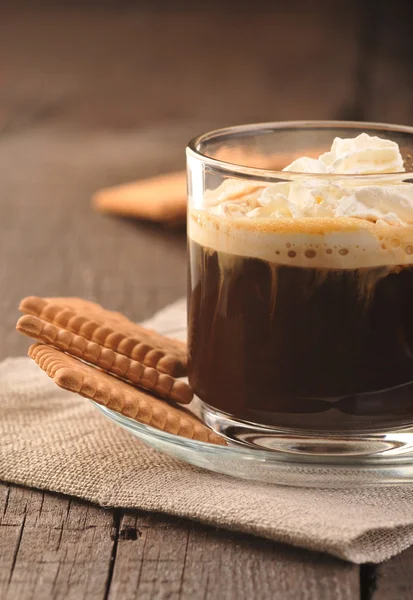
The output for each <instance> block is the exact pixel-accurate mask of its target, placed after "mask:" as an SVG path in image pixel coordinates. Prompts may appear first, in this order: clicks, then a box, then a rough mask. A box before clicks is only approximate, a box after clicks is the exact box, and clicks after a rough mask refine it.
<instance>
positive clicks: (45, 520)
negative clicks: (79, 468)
mask: <svg viewBox="0 0 413 600" xmlns="http://www.w3.org/2000/svg"><path fill="white" fill-rule="evenodd" d="M0 486H1V487H0V489H1V491H2V495H3V498H4V497H7V503H6V502H5V501H3V511H2V512H1V513H0V514H2V517H1V520H0V557H1V560H0V596H1V598H4V599H5V600H9V599H10V600H20V599H21V600H32V599H33V600H35V599H36V600H37V599H38V598H53V599H60V598H62V599H63V598H65V599H66V598H67V599H71V598H73V599H76V600H77V599H82V598H85V599H86V598H87V599H93V600H94V599H96V600H103V598H104V597H105V593H106V584H107V580H108V577H109V573H110V570H111V557H112V550H113V545H114V542H113V538H114V532H115V531H116V528H115V523H114V511H112V510H103V509H101V508H98V507H95V506H91V505H89V504H86V503H82V502H78V501H76V500H72V499H70V498H67V497H63V496H57V495H52V494H47V493H42V492H40V491H37V490H29V489H25V488H20V487H16V486H11V487H8V486H6V485H4V484H0ZM6 504H7V505H6Z"/></svg>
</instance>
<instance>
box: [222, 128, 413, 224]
mask: <svg viewBox="0 0 413 600" xmlns="http://www.w3.org/2000/svg"><path fill="white" fill-rule="evenodd" d="M284 171H286V172H296V173H308V174H309V175H315V177H309V178H306V177H303V178H301V179H300V180H295V181H289V182H280V183H275V184H270V185H268V186H264V187H261V188H256V189H254V192H253V193H252V194H251V192H250V191H249V192H248V197H246V198H245V201H243V199H242V196H238V198H237V201H236V206H234V203H233V200H232V198H230V197H228V198H226V197H225V194H222V193H219V195H218V198H219V201H218V204H217V203H215V206H216V210H214V209H212V212H216V213H217V214H222V215H227V216H231V215H234V216H235V215H236V216H237V217H240V216H245V217H246V218H249V219H261V218H267V219H268V218H271V219H274V218H295V219H301V218H305V217H354V218H359V219H367V220H369V221H373V222H377V221H380V222H381V223H387V224H388V225H404V224H413V184H410V183H395V182H391V183H389V182H384V183H381V182H380V180H379V179H377V180H376V181H375V182H373V183H374V184H373V183H372V182H371V180H370V181H369V180H367V179H366V183H363V184H360V177H358V179H357V180H356V179H355V180H353V181H352V180H351V179H349V180H347V179H346V180H343V179H341V180H332V181H329V180H328V179H325V178H317V177H316V175H317V174H323V175H324V174H328V173H331V174H334V175H337V174H345V175H348V174H354V175H355V176H360V175H366V174H383V173H399V172H403V171H404V166H403V158H402V156H401V153H400V150H399V147H398V145H397V144H396V143H395V142H393V141H391V140H384V139H380V138H378V137H372V136H369V135H367V134H366V133H362V134H361V135H359V136H357V137H356V138H351V139H341V138H336V139H335V140H334V142H333V145H332V147H331V150H330V152H326V153H325V154H322V155H321V156H320V157H319V158H317V159H314V158H308V157H306V156H304V157H301V158H298V159H297V160H295V161H294V162H292V163H291V164H290V165H288V166H287V167H285V169H284ZM228 183H229V182H226V186H227V190H228V189H229V187H230V186H228ZM237 183H238V186H239V182H237ZM218 190H219V188H218ZM237 191H238V193H239V189H238V190H237ZM229 200H232V202H231V206H227V202H228V201H229Z"/></svg>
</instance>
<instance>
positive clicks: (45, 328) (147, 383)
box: [16, 315, 193, 404]
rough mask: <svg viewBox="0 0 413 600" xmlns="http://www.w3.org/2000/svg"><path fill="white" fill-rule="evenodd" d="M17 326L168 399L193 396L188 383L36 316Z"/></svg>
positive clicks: (183, 400)
mask: <svg viewBox="0 0 413 600" xmlns="http://www.w3.org/2000/svg"><path fill="white" fill-rule="evenodd" d="M16 329H17V331H19V332H20V333H23V334H24V335H27V336H28V337H31V338H34V339H35V340H37V341H39V342H41V343H43V344H51V345H53V346H55V348H57V349H58V350H61V351H62V352H66V353H68V354H70V355H71V356H75V357H76V358H79V359H81V360H83V361H85V362H87V363H89V364H91V365H94V366H96V367H99V368H100V369H103V370H104V371H107V372H108V373H111V374H112V375H116V376H117V377H120V378H122V379H124V380H125V381H127V382H128V383H130V384H132V385H137V386H140V387H143V388H145V389H147V390H150V391H153V392H154V393H155V394H158V395H159V396H161V397H163V398H166V399H168V400H174V401H175V402H179V403H181V404H188V403H189V402H190V401H191V400H192V398H193V392H192V389H191V387H190V386H189V385H188V384H187V383H186V382H184V381H179V380H177V379H174V378H173V377H172V376H171V375H167V374H165V373H160V372H159V371H158V370H157V369H154V368H152V367H147V366H145V365H143V364H142V363H139V362H137V361H135V360H132V359H130V358H128V357H127V356H124V355H123V354H119V353H118V352H115V351H114V350H111V349H110V348H105V347H104V346H101V345H99V344H97V343H96V342H91V341H89V340H87V339H85V338H84V337H81V336H80V335H77V334H75V333H73V332H71V331H67V330H65V329H62V328H60V327H58V326H57V325H54V324H53V323H48V322H47V321H43V320H42V319H40V318H39V317H35V316H33V315H24V316H22V317H20V319H19V320H18V322H17V325H16Z"/></svg>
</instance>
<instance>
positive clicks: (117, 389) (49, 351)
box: [29, 344, 227, 446]
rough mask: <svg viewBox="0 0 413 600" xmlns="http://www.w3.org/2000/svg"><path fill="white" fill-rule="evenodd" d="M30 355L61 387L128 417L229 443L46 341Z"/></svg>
mask: <svg viewBox="0 0 413 600" xmlns="http://www.w3.org/2000/svg"><path fill="white" fill-rule="evenodd" d="M29 356H30V357H31V358H32V359H33V360H34V361H35V362H36V363H37V364H38V365H39V367H40V368H42V369H43V370H44V371H45V372H46V373H47V375H48V376H49V377H51V378H52V379H53V380H54V382H55V383H56V384H57V385H58V386H59V387H61V388H64V389H66V390H68V391H70V392H74V393H76V394H80V395H81V396H84V397H85V398H89V399H91V400H94V401H95V402H97V403H98V404H101V405H102V406H106V407H107V408H110V409H111V410H114V411H116V412H119V413H121V414H122V415H125V416H126V417H129V418H131V419H134V420H135V421H139V422H140V423H144V424H146V425H150V426H152V427H156V428H157V429H161V430H163V431H166V432H168V433H173V434H176V435H179V436H182V437H185V438H189V439H192V440H198V441H202V442H210V443H213V444H218V445H221V446H226V445H227V444H226V441H225V440H224V439H223V438H222V437H221V436H219V435H218V434H216V433H215V432H214V431H212V430H211V429H209V428H208V427H206V425H204V424H203V423H201V422H200V421H199V420H198V419H197V418H196V417H194V416H193V415H192V414H190V413H187V412H185V411H184V410H183V409H179V408H177V407H174V406H171V405H169V404H168V403H166V402H164V401H162V400H158V399H157V398H154V397H153V396H151V395H149V394H147V393H145V392H143V391H142V390H138V389H136V388H135V387H133V386H131V385H129V384H127V383H126V382H124V381H122V380H120V379H117V378H116V377H113V376H112V375H109V374H108V373H105V372H104V371H101V370H99V369H96V368H94V367H92V366H90V365H87V364H85V363H83V362H81V361H79V360H77V359H76V358H73V357H71V356H68V355H67V354H64V353H63V352H60V351H59V350H57V349H56V348H52V347H51V346H46V345H44V344H33V345H32V346H30V348H29Z"/></svg>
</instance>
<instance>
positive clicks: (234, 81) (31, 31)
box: [0, 0, 413, 354]
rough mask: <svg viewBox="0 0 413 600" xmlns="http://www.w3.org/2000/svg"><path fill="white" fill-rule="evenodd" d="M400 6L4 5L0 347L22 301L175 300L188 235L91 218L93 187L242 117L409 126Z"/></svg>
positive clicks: (114, 304)
mask: <svg viewBox="0 0 413 600" xmlns="http://www.w3.org/2000/svg"><path fill="white" fill-rule="evenodd" d="M412 4H413V2H412V1H411V0H405V1H402V0H391V1H390V0H364V1H363V0H330V1H328V0H324V1H323V0H301V1H300V0H279V1H277V0H273V1H272V2H265V1H264V0H254V1H249V2H248V1H245V2H242V1H241V0H238V2H235V1H233V2H231V1H230V0H221V1H219V0H209V1H208V2H195V1H194V0H193V1H192V2H185V1H184V0H169V1H168V0H163V1H162V0H153V1H150V0H135V1H132V0H106V1H105V0H101V1H99V0H95V1H93V0H89V1H83V2H81V1H80V0H79V1H75V0H72V1H71V2H65V1H64V0H55V1H54V2H52V1H49V2H42V1H41V0H39V1H37V2H36V1H30V0H25V1H23V0H14V1H13V2H12V3H1V6H0V130H1V136H0V209H1V215H2V216H1V218H0V256H1V259H0V285H1V290H2V294H1V298H0V308H1V310H2V314H3V315H4V317H3V322H4V327H3V330H4V331H3V347H4V350H3V352H2V353H3V354H13V353H14V354H16V353H20V352H21V349H22V348H23V346H24V344H25V342H24V340H20V338H19V337H18V336H16V335H15V334H14V322H15V314H16V309H15V307H16V305H17V303H18V300H19V299H20V298H21V297H22V296H24V295H27V294H38V295H82V296H84V297H87V298H90V299H93V300H97V301H99V302H102V303H103V304H106V305H107V306H108V307H111V308H114V309H118V310H126V311H127V312H128V313H129V314H130V316H131V317H132V318H136V319H140V318H143V317H145V316H148V315H149V314H150V313H151V312H153V311H154V310H155V309H157V308H160V307H161V306H162V305H164V304H165V303H167V302H169V301H172V300H174V299H175V298H177V297H179V296H181V295H183V294H184V293H185V279H186V275H185V252H186V250H185V237H184V235H183V234H182V233H177V232H171V231H165V230H162V229H161V228H159V227H156V226H152V225H148V224H143V223H139V222H134V221H130V220H124V219H116V218H113V217H112V218H111V217H105V216H102V215H99V214H96V213H95V212H94V211H93V210H92V208H91V206H90V197H91V195H92V194H93V193H94V192H95V191H96V190H97V189H99V188H101V187H105V186H110V185H114V184H117V183H122V182H127V181H132V180H134V179H138V178H140V177H146V176H150V175H154V174H157V173H164V172H168V171H171V170H174V169H179V168H183V167H184V160H185V159H184V148H185V145H186V142H187V141H188V140H189V138H191V137H193V136H194V135H197V134H198V133H201V132H203V131H205V130H207V129H211V128H215V127H219V126H224V125H232V124H239V123H243V122H252V121H266V120H286V119H353V120H373V121H384V122H393V123H401V124H410V125H413V69H412V65H413V50H412V44H411V35H412V26H411V23H412V13H413V10H412Z"/></svg>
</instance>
